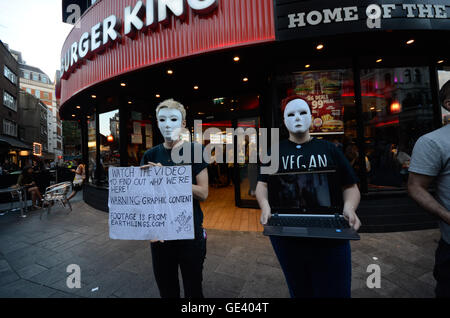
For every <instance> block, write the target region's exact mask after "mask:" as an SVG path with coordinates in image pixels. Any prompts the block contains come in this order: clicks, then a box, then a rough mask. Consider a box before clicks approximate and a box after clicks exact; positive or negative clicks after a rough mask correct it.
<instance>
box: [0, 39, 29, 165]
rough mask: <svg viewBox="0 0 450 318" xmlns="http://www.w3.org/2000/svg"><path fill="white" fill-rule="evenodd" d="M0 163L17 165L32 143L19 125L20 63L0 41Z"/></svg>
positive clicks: (27, 154)
mask: <svg viewBox="0 0 450 318" xmlns="http://www.w3.org/2000/svg"><path fill="white" fill-rule="evenodd" d="M0 68H1V72H2V75H1V77H0V94H1V97H2V103H1V104H2V105H1V107H0V125H1V129H0V164H2V163H4V162H5V161H6V160H8V161H9V163H11V164H13V165H14V166H16V167H20V166H21V161H22V160H24V159H25V158H26V157H27V156H29V155H30V150H31V145H29V144H26V143H24V142H23V141H24V140H23V138H21V137H22V133H23V130H22V129H21V127H20V125H19V121H20V114H19V106H18V105H19V74H20V71H19V63H18V62H17V60H16V59H15V57H14V56H13V55H12V54H11V51H10V50H9V47H8V46H7V45H6V44H5V43H3V42H1V41H0Z"/></svg>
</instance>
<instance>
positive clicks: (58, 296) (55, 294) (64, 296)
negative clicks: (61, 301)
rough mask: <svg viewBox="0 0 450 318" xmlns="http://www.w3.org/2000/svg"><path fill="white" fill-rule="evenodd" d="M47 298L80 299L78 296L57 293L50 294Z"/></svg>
mask: <svg viewBox="0 0 450 318" xmlns="http://www.w3.org/2000/svg"><path fill="white" fill-rule="evenodd" d="M48 298H80V296H77V295H74V294H68V293H63V292H61V291H57V292H55V293H53V294H51V295H50V296H48Z"/></svg>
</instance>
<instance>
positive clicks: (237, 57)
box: [233, 56, 241, 62]
mask: <svg viewBox="0 0 450 318" xmlns="http://www.w3.org/2000/svg"><path fill="white" fill-rule="evenodd" d="M233 60H234V61H235V62H239V61H240V60H241V58H240V57H239V56H235V57H234V59H233Z"/></svg>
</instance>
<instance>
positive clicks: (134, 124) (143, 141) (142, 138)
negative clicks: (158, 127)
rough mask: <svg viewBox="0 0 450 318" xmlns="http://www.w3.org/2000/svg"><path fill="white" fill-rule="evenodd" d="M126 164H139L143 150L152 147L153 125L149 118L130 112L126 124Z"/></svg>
mask: <svg viewBox="0 0 450 318" xmlns="http://www.w3.org/2000/svg"><path fill="white" fill-rule="evenodd" d="M128 136H129V137H128V138H129V139H128V165H129V166H139V165H140V163H141V159H142V157H143V156H144V153H145V151H147V150H148V149H150V148H152V147H153V126H152V121H151V120H150V118H148V116H147V119H145V118H144V116H143V114H142V113H140V112H135V111H132V112H131V116H130V121H129V124H128Z"/></svg>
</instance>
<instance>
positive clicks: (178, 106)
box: [156, 98, 186, 120]
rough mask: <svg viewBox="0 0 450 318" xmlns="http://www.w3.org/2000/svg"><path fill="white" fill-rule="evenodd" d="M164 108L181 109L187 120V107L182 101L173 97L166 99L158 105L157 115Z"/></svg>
mask: <svg viewBox="0 0 450 318" xmlns="http://www.w3.org/2000/svg"><path fill="white" fill-rule="evenodd" d="M163 108H168V109H176V110H179V111H180V113H181V117H182V118H183V120H186V109H184V106H183V105H182V104H181V103H179V102H177V101H175V100H173V99H172V98H171V99H166V100H165V101H163V102H161V103H160V104H159V105H158V107H156V116H158V113H159V111H160V110H161V109H163Z"/></svg>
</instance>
